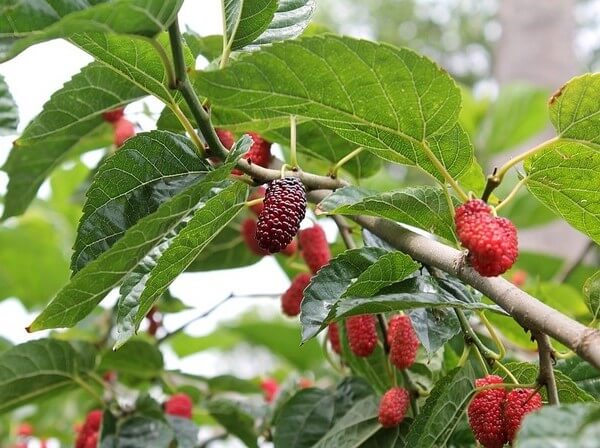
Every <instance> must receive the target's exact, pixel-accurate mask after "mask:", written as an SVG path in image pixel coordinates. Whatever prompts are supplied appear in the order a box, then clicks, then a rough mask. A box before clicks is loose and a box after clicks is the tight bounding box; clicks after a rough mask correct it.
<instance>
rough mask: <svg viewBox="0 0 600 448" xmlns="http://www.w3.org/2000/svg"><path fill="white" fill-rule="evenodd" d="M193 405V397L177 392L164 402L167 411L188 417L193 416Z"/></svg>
mask: <svg viewBox="0 0 600 448" xmlns="http://www.w3.org/2000/svg"><path fill="white" fill-rule="evenodd" d="M193 406H194V404H193V403H192V399H191V398H190V397H188V396H187V395H186V394H175V395H173V396H171V398H169V399H168V400H167V401H166V402H165V404H164V408H165V413H167V414H169V415H174V416H176V417H182V418H187V419H191V418H192V408H193Z"/></svg>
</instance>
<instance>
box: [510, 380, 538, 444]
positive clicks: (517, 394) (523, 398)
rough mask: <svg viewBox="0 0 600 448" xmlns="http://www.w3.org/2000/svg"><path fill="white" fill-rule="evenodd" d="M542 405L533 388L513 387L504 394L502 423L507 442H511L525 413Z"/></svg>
mask: <svg viewBox="0 0 600 448" xmlns="http://www.w3.org/2000/svg"><path fill="white" fill-rule="evenodd" d="M541 407H542V397H541V396H540V394H539V393H537V392H535V391H534V390H533V389H513V390H511V391H510V392H509V393H508V394H507V395H506V407H505V410H504V425H505V428H506V440H507V442H509V443H511V444H512V442H513V440H514V438H515V435H516V434H517V431H518V430H519V427H520V426H521V422H522V421H523V418H524V417H525V415H527V414H529V413H530V412H532V411H534V410H536V409H539V408H541Z"/></svg>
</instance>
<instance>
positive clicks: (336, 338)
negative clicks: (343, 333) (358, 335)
mask: <svg viewBox="0 0 600 448" xmlns="http://www.w3.org/2000/svg"><path fill="white" fill-rule="evenodd" d="M327 339H329V343H330V344H331V348H332V349H333V351H334V352H336V353H337V354H338V355H340V354H341V353H342V345H341V343H340V329H339V328H338V326H337V324H336V323H332V324H329V326H328V327H327Z"/></svg>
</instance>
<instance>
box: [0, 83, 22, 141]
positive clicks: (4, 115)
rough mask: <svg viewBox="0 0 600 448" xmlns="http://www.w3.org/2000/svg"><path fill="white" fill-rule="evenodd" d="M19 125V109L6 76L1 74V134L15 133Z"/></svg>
mask: <svg viewBox="0 0 600 448" xmlns="http://www.w3.org/2000/svg"><path fill="white" fill-rule="evenodd" d="M18 125H19V111H18V110H17V103H15V100H14V99H13V97H12V95H11V94H10V91H9V90H8V85H7V84H6V81H5V80H4V76H2V75H0V136H2V135H9V134H14V133H15V132H16V131H17V126H18Z"/></svg>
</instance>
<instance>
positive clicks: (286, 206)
mask: <svg viewBox="0 0 600 448" xmlns="http://www.w3.org/2000/svg"><path fill="white" fill-rule="evenodd" d="M263 204H264V208H263V210H262V212H261V213H260V215H258V223H257V228H256V240H257V241H258V245H259V246H260V247H262V248H263V249H265V250H267V251H269V252H270V253H275V252H279V251H281V250H283V249H285V248H286V247H287V245H288V244H290V243H291V241H292V239H294V237H295V236H296V234H297V233H298V229H299V228H300V223H301V222H302V220H303V219H304V214H305V213H306V190H304V185H302V182H301V181H300V179H298V178H296V177H285V178H283V179H277V180H274V181H273V182H271V183H270V184H269V186H268V187H267V191H266V193H265V199H264V201H263Z"/></svg>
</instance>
